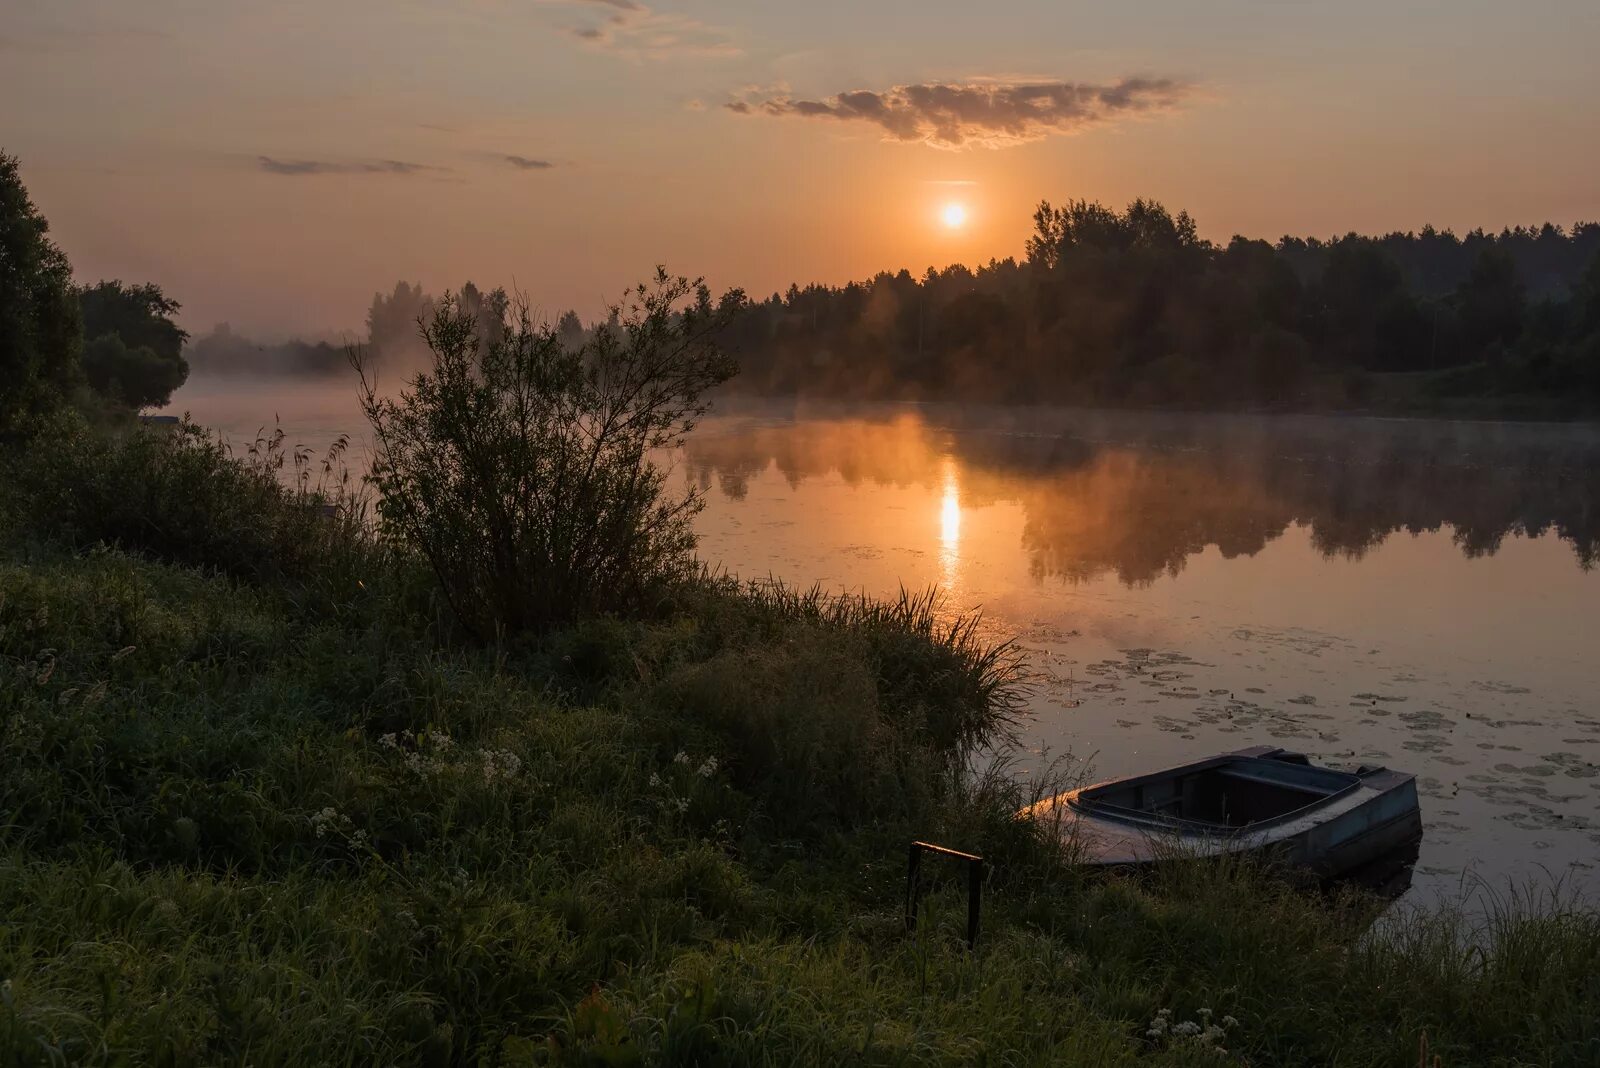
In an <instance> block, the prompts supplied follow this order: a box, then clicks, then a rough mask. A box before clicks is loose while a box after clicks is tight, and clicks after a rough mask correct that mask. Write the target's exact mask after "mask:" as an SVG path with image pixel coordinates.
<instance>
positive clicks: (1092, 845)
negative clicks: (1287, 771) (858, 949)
mask: <svg viewBox="0 0 1600 1068" xmlns="http://www.w3.org/2000/svg"><path fill="white" fill-rule="evenodd" d="M1279 753H1281V751H1280V750H1275V749H1272V748H1270V747H1261V748H1256V749H1247V750H1241V751H1239V752H1237V753H1230V754H1224V755H1222V756H1220V757H1214V758H1211V760H1210V761H1200V762H1197V763H1195V764H1192V765H1184V766H1183V767H1180V768H1174V769H1170V770H1169V771H1167V772H1158V773H1155V774H1154V775H1151V776H1143V777H1139V778H1136V779H1130V780H1121V781H1115V782H1112V783H1102V784H1099V785H1098V786H1094V787H1088V788H1086V789H1084V790H1074V791H1070V792H1068V793H1065V794H1062V795H1059V796H1057V797H1054V798H1050V799H1049V800H1047V801H1043V802H1041V803H1039V804H1038V805H1034V806H1031V807H1030V808H1029V809H1027V810H1026V814H1027V815H1028V816H1030V817H1031V818H1034V819H1039V820H1046V821H1050V822H1052V823H1053V825H1054V830H1055V833H1057V834H1058V835H1059V836H1060V838H1061V840H1062V841H1063V843H1064V844H1065V845H1066V847H1067V848H1068V849H1069V850H1070V851H1071V852H1072V853H1074V854H1075V856H1076V858H1077V860H1078V861H1079V862H1080V863H1083V864H1086V865H1090V866H1095V867H1130V866H1139V865H1146V864H1153V863H1156V862H1158V861H1161V860H1164V859H1172V858H1185V857H1219V856H1241V855H1252V856H1262V857H1267V858H1270V859H1271V860H1273V861H1275V862H1279V863H1283V864H1286V865H1289V866H1292V867H1296V868H1303V869H1308V870H1309V871H1311V872H1312V873H1314V874H1316V875H1318V876H1320V877H1323V878H1338V877H1340V876H1342V875H1345V874H1347V873H1350V872H1354V871H1357V870H1358V869H1361V868H1363V867H1365V866H1367V865H1370V864H1373V863H1374V862H1376V861H1379V860H1381V859H1382V858H1384V857H1385V856H1387V855H1391V854H1394V853H1396V852H1397V851H1401V850H1404V849H1406V848H1408V847H1410V846H1413V845H1414V844H1415V843H1416V842H1417V841H1418V840H1419V839H1420V838H1421V835H1422V814H1421V809H1420V807H1419V804H1418V800H1417V789H1416V780H1415V778H1414V777H1413V776H1411V775H1409V774H1407V773H1405V772H1400V771H1392V770H1387V769H1381V768H1380V769H1373V770H1370V771H1366V772H1364V773H1362V774H1359V775H1356V774H1350V775H1348V778H1349V780H1350V783H1349V785H1348V786H1346V787H1344V788H1342V789H1340V790H1339V791H1337V792H1336V793H1335V794H1332V795H1330V796H1328V797H1326V798H1324V799H1322V800H1321V801H1318V802H1315V803H1311V804H1308V805H1306V806H1304V807H1303V808H1300V809H1298V810H1295V811H1293V812H1290V813H1287V814H1284V815H1282V816H1277V817H1274V818H1271V819H1267V820H1263V821H1261V822H1259V823H1251V824H1247V825H1245V826H1241V827H1236V828H1233V827H1198V826H1196V825H1194V824H1193V823H1190V822H1188V821H1184V820H1166V819H1162V818H1159V817H1155V816H1150V815H1148V814H1144V813H1136V812H1129V811H1127V810H1125V809H1118V808H1116V807H1115V806H1104V805H1096V804H1095V803H1093V801H1092V800H1090V799H1091V798H1093V797H1094V796H1096V795H1097V794H1104V793H1105V792H1106V791H1108V790H1115V789H1118V788H1121V787H1123V786H1124V784H1129V783H1131V784H1135V785H1137V784H1139V783H1144V782H1150V783H1159V782H1162V781H1163V779H1164V777H1165V778H1167V779H1171V778H1174V777H1177V776H1180V775H1182V774H1185V773H1191V774H1192V773H1198V772H1203V771H1205V770H1207V769H1208V768H1211V767H1213V766H1216V765H1219V764H1222V763H1225V762H1228V761H1245V760H1248V761H1259V760H1262V759H1271V758H1273V757H1274V756H1275V755H1277V754H1279ZM1311 770H1312V771H1315V772H1317V773H1319V774H1328V773H1326V772H1323V771H1322V769H1311Z"/></svg>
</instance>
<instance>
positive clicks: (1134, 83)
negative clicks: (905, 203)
mask: <svg viewBox="0 0 1600 1068" xmlns="http://www.w3.org/2000/svg"><path fill="white" fill-rule="evenodd" d="M1191 91H1192V88H1191V87H1190V86H1189V85H1187V84H1185V83H1183V82H1178V81H1174V80H1172V79H1170V78H1124V79H1123V80H1122V81H1120V82H1117V83H1115V84H1114V85H1090V84H1082V83H1074V82H1059V81H1058V82H1051V81H1028V82H1004V81H994V80H987V79H984V80H974V81H971V82H967V83H956V84H947V83H942V82H933V83H927V84H920V85H897V86H895V87H893V88H892V89H887V90H884V91H882V92H875V91H873V90H870V89H857V90H852V91H850V92H846V93H839V94H838V95H836V96H831V97H828V98H826V99H823V100H802V99H796V98H794V97H791V96H789V95H787V94H776V95H768V96H765V97H763V98H755V99H743V98H735V99H734V100H731V101H729V102H728V103H727V104H725V105H723V106H724V107H726V108H727V109H728V110H729V111H732V112H734V113H735V114H739V115H752V114H763V115H774V116H785V115H794V116H799V117H801V118H808V119H836V120H839V121H841V122H867V123H871V124H873V125H875V126H878V127H879V128H880V129H882V130H883V131H884V134H885V135H886V136H885V139H886V140H889V141H900V142H904V143H908V144H925V145H932V146H934V147H935V148H967V147H970V146H974V145H977V146H982V147H986V148H1004V147H1008V146H1010V145H1018V144H1022V143H1023V142H1026V141H1037V140H1039V139H1040V138H1043V137H1049V136H1052V135H1056V134H1070V133H1075V132H1077V131H1078V130H1081V129H1084V128H1085V127H1089V126H1096V125H1100V124H1102V123H1106V122H1110V121H1112V120H1114V119H1118V118H1123V117H1132V116H1136V115H1141V114H1149V113H1152V112H1159V111H1166V110H1169V109H1171V108H1174V107H1176V106H1177V105H1178V104H1180V103H1182V102H1183V100H1184V99H1185V98H1187V97H1188V96H1189V95H1190V93H1191Z"/></svg>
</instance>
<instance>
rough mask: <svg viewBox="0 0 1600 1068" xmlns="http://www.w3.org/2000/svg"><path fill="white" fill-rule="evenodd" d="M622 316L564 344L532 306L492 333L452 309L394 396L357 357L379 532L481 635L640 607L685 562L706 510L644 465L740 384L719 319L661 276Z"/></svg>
mask: <svg viewBox="0 0 1600 1068" xmlns="http://www.w3.org/2000/svg"><path fill="white" fill-rule="evenodd" d="M691 298H693V299H692V300H691ZM614 310H615V312H616V315H615V316H614V319H615V321H616V325H615V326H609V325H608V326H602V327H600V328H598V329H597V330H596V331H595V333H594V335H593V337H592V338H590V339H589V340H588V341H587V342H585V343H584V344H582V345H581V346H578V347H576V348H574V347H571V346H569V345H567V344H564V343H563V340H562V338H561V336H560V335H559V334H558V333H557V332H556V331H555V330H554V329H552V328H551V327H549V326H548V325H544V324H535V323H534V322H533V321H532V320H531V318H530V316H529V315H528V313H527V311H526V309H524V310H522V311H521V312H520V313H519V314H518V315H517V316H516V317H515V318H514V320H513V321H511V322H506V323H503V324H500V326H501V328H500V329H495V330H485V329H484V323H483V319H482V312H481V308H474V307H468V306H467V304H465V303H463V302H462V301H461V300H460V299H459V298H456V299H452V298H448V297H447V298H446V299H445V300H444V301H443V302H442V303H441V305H440V306H439V307H438V308H437V310H436V311H435V313H434V316H433V318H432V320H431V321H428V322H426V323H424V324H423V325H422V336H423V340H424V341H425V342H426V343H427V346H428V350H429V352H430V354H431V357H432V360H431V367H430V368H429V369H428V370H425V371H423V372H421V373H419V374H418V375H416V376H415V377H414V378H413V379H412V380H411V381H410V383H409V384H408V385H407V387H406V388H405V389H404V390H403V391H402V392H401V393H400V394H399V396H398V397H396V398H391V397H385V396H382V395H380V394H379V392H378V387H377V382H376V377H375V373H374V372H373V370H372V367H371V365H370V364H369V362H368V357H367V356H366V355H365V354H363V353H361V352H359V351H358V352H356V353H355V354H354V362H355V364H356V368H357V370H358V371H359V372H360V373H361V377H362V383H363V388H364V395H363V407H364V409H365V411H366V414H367V417H368V419H369V420H370V421H371V423H372V427H373V430H374V432H375V437H376V441H377V450H376V456H375V458H374V463H373V467H372V478H373V481H374V483H375V484H376V486H377V488H378V490H379V493H380V495H381V500H380V503H379V514H380V515H381V517H382V520H383V524H384V528H385V530H386V531H387V532H388V533H389V534H391V535H392V536H394V537H396V538H398V539H400V540H402V541H403V542H405V543H407V544H410V545H413V546H415V547H416V548H417V549H418V550H420V551H421V552H422V554H423V555H424V556H426V557H427V559H428V561H429V562H430V563H431V564H432V566H433V570H434V572H435V574H436V575H437V577H438V580H439V583H440V585H441V587H442V588H443V590H444V593H445V595H446V597H447V598H448V599H449V601H450V604H451V606H452V607H453V609H454V611H455V613H456V615H457V616H458V617H459V619H460V620H461V622H462V624H463V625H464V626H465V627H466V628H467V629H468V630H470V631H472V632H473V633H475V634H477V635H478V636H480V637H489V636H492V635H495V634H500V633H514V632H518V631H525V630H537V629H542V628H545V627H548V626H550V625H552V624H556V623H560V622H564V621H567V620H572V619H576V618H580V617H583V616H586V615H594V614H597V613H608V612H610V613H620V614H625V613H629V612H633V611H636V610H638V609H639V608H640V607H641V606H642V605H644V604H645V603H647V601H648V600H649V598H650V597H651V596H652V595H654V594H655V593H657V592H658V591H659V590H660V589H661V588H662V586H663V585H664V584H667V583H670V582H671V581H673V580H675V579H677V578H679V577H681V576H682V575H683V574H685V573H686V571H687V570H688V569H689V568H690V567H691V566H692V556H691V552H692V549H693V547H694V535H693V532H692V531H691V529H690V521H691V519H692V518H693V516H694V514H695V512H696V511H697V510H698V509H699V508H700V506H701V504H702V501H701V498H700V496H699V494H698V492H697V491H696V490H694V489H693V488H692V487H691V488H689V489H686V490H685V491H684V492H683V493H682V494H681V495H674V494H672V493H669V492H668V491H667V488H666V474H665V472H664V470H663V469H662V468H661V467H660V466H659V465H658V464H657V462H656V461H655V459H654V458H655V457H657V456H659V455H660V454H661V453H662V452H663V450H670V449H672V448H675V447H676V446H677V445H679V444H680V443H681V442H682V441H683V438H684V435H686V434H687V433H688V432H689V430H690V429H692V428H693V426H694V423H695V420H696V419H697V418H698V417H699V416H700V415H702V414H703V413H704V412H705V410H706V406H705V404H704V402H703V401H702V399H701V398H702V397H703V396H704V394H705V393H706V391H707V390H709V389H710V388H711V387H713V386H715V385H717V384H719V383H721V382H723V381H725V380H726V379H728V378H729V377H730V376H731V375H732V374H733V371H734V367H733V363H732V361H730V360H729V359H728V358H727V357H726V356H725V355H724V354H723V353H722V352H721V351H720V350H719V349H718V348H717V346H716V345H715V344H714V342H713V340H712V338H713V334H714V332H715V331H716V330H717V329H719V327H720V326H721V317H720V316H719V315H718V313H717V312H716V311H714V310H713V309H712V306H711V301H710V298H709V294H707V293H706V291H705V288H704V286H702V285H700V284H699V283H697V282H690V281H689V280H688V279H685V278H673V277H670V276H669V275H667V274H666V272H665V271H662V270H658V271H657V273H656V278H655V280H654V283H653V284H652V285H648V286H646V285H640V286H638V287H637V288H636V289H635V290H634V291H633V292H632V293H630V294H629V296H628V298H627V299H626V300H625V301H624V304H623V305H622V306H619V307H617V308H616V309H614Z"/></svg>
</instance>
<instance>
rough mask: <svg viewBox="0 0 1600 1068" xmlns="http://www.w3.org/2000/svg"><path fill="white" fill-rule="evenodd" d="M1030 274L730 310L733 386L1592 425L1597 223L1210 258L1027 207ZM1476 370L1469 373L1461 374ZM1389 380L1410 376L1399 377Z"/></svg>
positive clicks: (850, 291)
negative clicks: (1476, 409)
mask: <svg viewBox="0 0 1600 1068" xmlns="http://www.w3.org/2000/svg"><path fill="white" fill-rule="evenodd" d="M1034 226H1035V232H1034V235H1033V236H1032V237H1031V238H1030V239H1029V241H1028V245H1027V258H1026V259H1025V260H1024V261H1023V262H1020V263H1019V262H1016V261H1014V260H1010V259H1007V260H1000V261H994V260H991V261H990V262H989V263H988V264H985V265H981V266H978V267H977V268H976V269H969V268H968V267H965V266H962V265H960V264H957V265H954V266H951V267H948V268H945V269H944V270H942V271H940V270H935V269H933V268H929V270H928V271H927V272H926V273H925V274H924V275H923V276H922V277H921V278H915V277H913V276H912V275H911V274H910V273H909V272H907V271H901V272H899V273H898V274H889V273H880V274H879V275H877V276H876V277H874V278H872V279H870V280H868V281H865V282H852V283H850V284H849V285H846V286H844V287H842V288H833V287H826V286H817V285H813V286H808V287H806V288H804V289H802V288H800V287H798V286H791V287H790V289H789V290H788V292H787V293H785V294H783V295H781V296H780V295H779V294H776V293H774V294H773V295H772V296H771V297H770V298H768V299H766V300H763V301H755V302H750V301H743V300H740V301H739V302H738V304H737V307H736V309H735V311H736V314H735V315H734V317H733V319H732V322H731V324H730V326H729V328H728V331H727V332H726V334H725V335H724V339H725V341H726V343H727V344H728V346H729V347H730V348H732V349H736V350H737V351H738V352H739V353H740V355H741V362H742V369H741V375H740V379H739V382H738V386H739V388H742V389H747V390H751V391H754V392H763V393H776V394H785V393H799V394H824V395H834V396H849V397H865V398H873V399H920V400H960V401H973V400H980V401H990V402H1021V403H1056V404H1060V403H1066V404H1081V405H1102V406H1104V405H1141V406H1142V405H1162V406H1177V407H1189V408H1272V409H1308V408H1309V409H1319V408H1348V407H1368V406H1383V407H1387V408H1392V409H1411V408H1420V409H1423V410H1430V409H1431V410H1439V409H1441V408H1445V407H1449V406H1452V405H1456V406H1457V407H1459V406H1460V405H1459V404H1457V403H1456V399H1457V398H1461V399H1463V400H1467V399H1475V400H1479V401H1481V402H1483V403H1482V404H1481V405H1480V407H1481V408H1485V409H1488V410H1490V411H1492V410H1493V406H1494V405H1495V404H1496V403H1498V404H1499V405H1501V406H1502V408H1503V409H1505V410H1512V408H1513V407H1514V406H1515V405H1516V403H1517V401H1518V399H1520V398H1527V397H1532V398H1537V399H1539V400H1541V401H1542V408H1541V409H1540V410H1542V411H1545V412H1547V413H1549V414H1556V415H1561V414H1573V415H1581V414H1585V413H1589V414H1592V413H1594V412H1596V411H1600V391H1597V390H1596V388H1595V385H1594V383H1595V382H1597V381H1600V364H1596V363H1594V362H1593V360H1594V353H1596V352H1600V330H1597V329H1596V328H1594V327H1593V326H1585V325H1584V323H1585V322H1586V320H1585V319H1584V315H1585V312H1584V308H1585V307H1586V305H1585V304H1584V300H1585V299H1586V297H1585V294H1586V293H1588V292H1589V290H1587V289H1585V283H1584V277H1585V270H1586V268H1588V265H1589V264H1590V262H1591V261H1597V260H1600V223H1580V224H1578V225H1577V226H1575V227H1573V228H1572V230H1571V231H1570V232H1569V231H1564V230H1562V229H1561V228H1559V227H1554V226H1549V225H1547V226H1545V227H1543V228H1540V229H1537V230H1531V229H1525V228H1517V229H1514V230H1506V231H1504V232H1503V233H1501V234H1498V235H1491V234H1485V233H1482V232H1481V231H1474V232H1472V233H1470V234H1467V235H1466V236H1465V237H1459V238H1458V237H1457V236H1456V235H1454V234H1452V233H1449V232H1443V233H1441V232H1439V231H1437V230H1433V229H1431V228H1424V229H1423V230H1422V231H1421V232H1420V233H1407V234H1401V233H1396V234H1388V235H1384V236H1382V237H1362V236H1358V235H1356V234H1349V235H1346V236H1344V237H1340V238H1337V239H1334V240H1331V241H1323V240H1319V239H1314V238H1313V239H1300V238H1292V237H1285V238H1283V239H1282V240H1281V241H1279V242H1278V243H1277V244H1276V245H1272V244H1268V243H1267V242H1264V241H1251V240H1247V239H1245V238H1243V237H1235V238H1233V239H1232V240H1231V241H1230V242H1228V243H1227V244H1226V245H1216V244H1213V243H1211V242H1209V241H1206V240H1203V239H1201V238H1200V237H1199V236H1198V232H1197V228H1196V224H1195V222H1194V220H1193V219H1191V218H1190V217H1189V216H1188V215H1187V214H1186V213H1184V212H1179V213H1177V214H1176V215H1173V214H1172V213H1170V212H1169V211H1168V210H1167V209H1166V208H1164V207H1163V206H1162V205H1160V204H1157V203H1155V202H1152V201H1148V200H1135V201H1134V202H1133V203H1132V204H1130V205H1129V206H1128V207H1127V208H1126V209H1125V210H1123V211H1120V212H1119V211H1117V210H1114V209H1112V208H1108V207H1106V206H1104V205H1101V204H1098V203H1091V202H1087V201H1075V202H1071V203H1068V204H1066V205H1064V206H1060V207H1056V206H1052V205H1051V204H1049V203H1043V204H1041V205H1040V206H1039V209H1038V211H1037V212H1036V213H1035V216H1034ZM1479 366H1481V367H1482V368H1483V370H1482V373H1469V374H1462V373H1458V372H1462V371H1465V370H1468V369H1472V368H1475V367H1479ZM1402 375H1416V376H1418V377H1417V378H1415V379H1407V378H1402V377H1401V376H1402Z"/></svg>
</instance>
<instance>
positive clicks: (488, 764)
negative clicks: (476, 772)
mask: <svg viewBox="0 0 1600 1068" xmlns="http://www.w3.org/2000/svg"><path fill="white" fill-rule="evenodd" d="M521 770H522V758H521V757H519V756H517V754H515V753H513V752H512V751H511V750H509V749H485V750H484V751H483V778H484V781H485V782H493V781H494V780H496V779H509V778H511V777H512V776H513V775H515V774H516V773H517V772H519V771H521Z"/></svg>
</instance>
